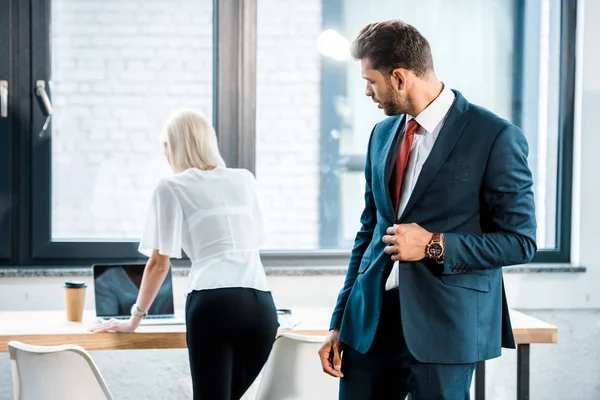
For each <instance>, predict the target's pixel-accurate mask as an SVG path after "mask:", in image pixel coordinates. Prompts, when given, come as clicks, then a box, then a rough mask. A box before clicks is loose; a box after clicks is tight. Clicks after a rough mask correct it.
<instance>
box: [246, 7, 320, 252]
mask: <svg viewBox="0 0 600 400" xmlns="http://www.w3.org/2000/svg"><path fill="white" fill-rule="evenodd" d="M258 4H259V7H258V18H257V20H258V40H257V46H258V49H257V58H258V61H257V63H258V67H257V118H256V119H257V144H256V151H257V153H256V164H257V165H256V174H257V177H258V180H259V183H260V187H261V192H262V197H263V202H264V204H265V210H266V213H267V217H268V219H269V228H270V234H269V247H271V248H287V249H311V248H313V249H314V248H317V247H318V246H319V136H320V123H319V118H320V107H321V104H320V93H319V90H320V82H321V76H320V60H319V54H318V52H317V48H316V42H317V36H318V34H319V33H320V32H321V30H322V28H321V27H322V23H321V1H320V0H303V1H293V0H284V1H281V0H260V1H259V3H258Z"/></svg>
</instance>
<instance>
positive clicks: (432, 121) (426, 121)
mask: <svg viewBox="0 0 600 400" xmlns="http://www.w3.org/2000/svg"><path fill="white" fill-rule="evenodd" d="M454 97H455V96H454V92H453V91H452V90H450V88H449V87H447V86H446V85H444V88H443V89H442V92H441V93H440V94H439V95H438V97H436V98H435V100H433V101H432V102H431V104H429V105H428V106H427V108H425V109H424V110H423V111H421V113H420V114H419V115H417V116H416V118H415V117H413V116H412V115H407V117H408V118H407V122H408V121H409V120H411V119H412V118H414V119H416V120H417V123H418V124H419V126H421V127H422V128H423V129H425V130H426V131H427V132H429V133H433V131H434V130H435V128H436V127H437V126H438V125H439V124H440V122H442V121H443V120H444V118H445V117H446V115H447V114H448V111H449V110H450V108H451V107H452V103H454Z"/></svg>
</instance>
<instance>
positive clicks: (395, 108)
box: [380, 83, 411, 116]
mask: <svg viewBox="0 0 600 400" xmlns="http://www.w3.org/2000/svg"><path fill="white" fill-rule="evenodd" d="M387 89H388V93H389V96H388V98H387V99H385V100H383V101H381V102H380V104H381V107H382V108H383V112H384V113H385V115H389V116H392V115H399V114H410V113H409V110H410V109H411V107H410V103H409V102H408V100H407V99H403V98H402V97H401V96H400V93H398V92H397V91H395V90H394V88H393V87H392V85H391V84H390V83H388V85H387Z"/></svg>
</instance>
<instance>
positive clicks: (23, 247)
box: [0, 0, 578, 266]
mask: <svg viewBox="0 0 600 400" xmlns="http://www.w3.org/2000/svg"><path fill="white" fill-rule="evenodd" d="M50 1H51V0H45V1H40V2H37V1H33V0H29V1H18V0H7V2H8V4H11V5H12V9H11V12H10V15H11V20H12V21H18V24H16V25H15V24H13V25H12V26H11V28H9V29H10V30H11V33H13V35H12V36H10V41H9V42H10V43H11V44H12V45H13V47H12V48H11V51H12V53H11V64H12V65H11V68H12V76H11V97H10V99H11V100H10V101H11V109H13V110H17V112H16V113H13V114H12V115H13V118H12V119H11V125H10V126H9V132H11V134H10V135H8V139H6V138H2V137H0V141H2V143H0V144H2V145H3V144H4V143H5V142H7V143H8V145H7V146H5V147H6V148H10V149H12V150H13V151H12V154H15V155H16V156H15V157H12V158H11V157H10V153H9V157H7V159H8V161H5V162H8V163H9V168H8V170H9V171H10V173H9V175H10V176H9V177H8V183H7V178H6V177H4V180H3V177H1V176H0V196H1V195H3V194H6V193H9V197H10V198H11V199H13V200H12V207H11V213H10V215H11V218H10V220H9V221H10V222H9V225H10V229H8V232H10V233H9V235H8V238H7V237H6V236H3V237H2V238H0V266H3V265H4V266H6V265H23V266H44V265H46V266H48V265H50V266H53V265H54V266H59V265H60V266H66V265H89V264H91V263H94V262H100V261H103V262H116V261H119V262H126V261H139V260H142V259H144V257H143V256H142V255H141V254H139V253H138V252H137V242H125V241H123V242H91V241H89V242H88V241H72V242H66V241H52V240H51V226H50V224H51V211H52V210H51V201H52V200H51V187H52V182H51V179H52V173H51V158H50V157H51V137H50V139H49V140H39V138H36V135H37V132H36V131H35V129H36V128H37V129H38V130H39V127H40V126H41V125H42V124H43V122H44V121H43V120H44V116H43V115H42V113H41V109H40V107H39V106H38V104H37V98H36V97H35V96H34V95H33V91H32V90H33V86H34V82H35V80H36V79H44V80H46V81H47V79H48V77H49V65H50V54H49V52H50V49H49V41H48V36H49V24H50V14H49V12H50ZM4 3H6V2H3V3H2V4H4ZM514 4H515V26H514V32H515V39H514V40H515V42H514V43H515V53H516V55H515V63H514V69H515V74H514V76H515V77H516V79H515V81H514V82H513V87H514V88H515V89H517V88H519V87H521V85H520V84H519V82H522V80H523V77H522V74H521V73H520V72H521V71H522V70H523V62H524V60H523V52H524V48H523V46H522V40H523V35H524V28H523V26H524V24H525V21H524V10H525V0H514ZM343 5H344V4H343V0H334V1H331V2H324V5H323V11H322V12H323V28H324V29H328V28H335V27H336V26H339V24H341V21H340V20H339V18H341V15H342V11H343ZM577 6H578V2H577V1H568V0H562V1H561V45H560V46H561V51H560V54H561V59H560V96H559V97H560V106H559V110H560V113H559V144H560V145H559V153H558V169H557V179H558V182H557V193H558V198H557V218H556V232H557V236H556V248H554V249H541V250H539V251H538V252H537V253H536V255H535V257H534V260H533V262H537V263H568V262H570V252H571V249H570V245H571V205H572V201H571V195H572V173H573V167H572V161H573V126H574V99H575V67H576V65H575V55H576V28H577ZM257 7H258V4H257V1H256V0H213V13H214V23H213V29H214V30H213V32H214V34H213V41H214V47H213V49H214V70H213V76H214V90H213V93H214V104H215V107H214V121H215V126H216V128H217V132H218V135H219V141H220V146H221V149H222V153H223V156H224V158H225V160H226V162H227V163H228V165H229V166H232V167H242V168H247V169H249V170H250V171H252V172H255V165H256V163H255V160H256V146H255V143H256V25H257V21H256V16H257ZM0 34H2V33H1V32H0ZM26 65H29V66H31V69H29V68H19V66H26ZM0 71H1V70H0ZM321 72H322V74H323V75H324V76H330V77H336V79H337V78H339V77H340V76H341V75H340V74H339V72H340V69H339V66H337V67H336V66H335V65H333V64H330V63H328V60H325V59H323V60H322V65H321ZM0 79H1V78H0ZM324 81H326V82H328V83H325V84H323V86H322V88H321V95H322V106H321V122H322V124H321V131H322V132H321V142H320V143H321V147H322V148H321V150H320V151H321V156H323V155H324V153H323V152H327V154H326V155H327V156H330V155H331V154H334V156H335V157H331V158H330V159H329V160H328V161H323V160H324V157H321V159H322V163H323V162H325V163H327V165H328V166H330V164H331V163H334V165H335V167H336V168H338V169H344V168H352V169H353V170H355V169H356V165H355V164H357V162H356V160H353V159H350V160H348V159H347V158H348V157H344V156H340V154H339V148H338V147H337V146H336V145H335V144H332V143H331V142H329V141H327V140H326V137H329V136H330V135H329V134H328V132H329V131H330V130H331V128H332V127H331V126H327V125H326V124H325V123H323V122H324V117H323V115H326V114H327V113H330V112H331V110H333V107H334V104H333V101H334V100H335V96H334V95H332V94H331V93H332V90H333V91H334V92H336V93H338V94H339V93H343V92H344V91H345V88H344V86H343V85H344V84H343V81H344V79H343V78H341V79H340V80H339V82H338V81H335V82H334V81H332V80H324ZM327 84H328V85H332V84H333V85H334V86H335V87H333V89H332V88H331V87H325V85H327ZM515 93H517V95H513V116H514V118H515V119H516V120H515V122H516V123H517V124H518V123H519V121H520V112H521V107H522V103H521V101H522V98H521V96H520V94H518V93H519V92H518V90H515ZM17 113H18V115H17ZM221 116H226V118H221ZM1 124H2V121H1V120H0V128H1V127H2V125H1ZM330 125H331V123H330ZM50 129H51V124H50ZM350 158H352V157H350ZM0 162H1V161H0ZM346 164H348V165H346ZM1 170H2V169H0V171H1ZM321 170H331V169H330V168H329V169H328V168H321ZM339 184H340V183H339V179H338V181H337V182H336V181H335V178H334V176H333V175H331V173H330V174H329V175H326V173H323V175H322V176H321V182H320V186H321V188H323V187H324V185H325V186H327V187H328V188H330V187H331V185H334V187H338V188H339ZM7 188H8V189H7ZM333 196H335V198H334V199H333V200H336V199H337V201H338V202H339V201H340V195H339V193H337V194H333ZM327 201H331V199H327ZM320 210H321V211H320V215H321V218H322V220H327V221H329V222H330V223H332V224H330V223H327V224H321V225H326V226H327V228H323V227H321V228H320V231H319V234H320V240H319V243H320V245H321V247H322V249H320V250H314V251H294V250H285V251H277V250H270V251H263V252H262V253H261V255H262V258H263V262H264V264H265V265H267V266H329V265H331V266H339V265H345V264H346V263H347V262H348V260H349V258H350V249H347V250H341V249H336V248H335V246H334V241H335V237H336V235H337V237H339V236H340V232H339V230H340V228H339V226H340V225H341V218H340V216H327V215H326V213H325V211H324V200H323V199H322V200H321V201H320ZM357 218H358V215H357ZM336 226H337V228H336ZM332 227H333V228H332ZM0 228H2V229H3V231H4V229H5V228H6V226H4V225H3V226H0ZM11 238H12V241H11ZM332 238H333V239H332ZM7 248H8V249H9V251H8V252H7V250H6V249H7ZM7 254H8V256H7ZM107 255H109V256H107Z"/></svg>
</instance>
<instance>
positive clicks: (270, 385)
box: [256, 334, 339, 400]
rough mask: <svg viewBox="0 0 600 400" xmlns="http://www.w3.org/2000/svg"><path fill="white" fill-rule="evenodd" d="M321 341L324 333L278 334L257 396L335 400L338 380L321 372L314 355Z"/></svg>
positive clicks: (260, 398) (268, 399)
mask: <svg viewBox="0 0 600 400" xmlns="http://www.w3.org/2000/svg"><path fill="white" fill-rule="evenodd" d="M324 341H325V337H323V336H304V335H295V334H284V335H281V336H279V337H278V338H277V340H276V341H275V344H274V345H273V350H272V351H271V355H270V356H269V359H268V361H267V364H266V365H265V367H264V370H263V377H262V379H261V382H260V385H259V388H258V393H257V396H256V399H257V400H321V399H323V400H331V399H337V398H338V391H339V380H338V379H337V378H334V377H332V376H329V375H326V374H325V373H324V372H323V368H322V367H321V362H320V361H319V355H318V354H317V352H318V351H319V348H320V347H321V345H322V344H323V342H324Z"/></svg>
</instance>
